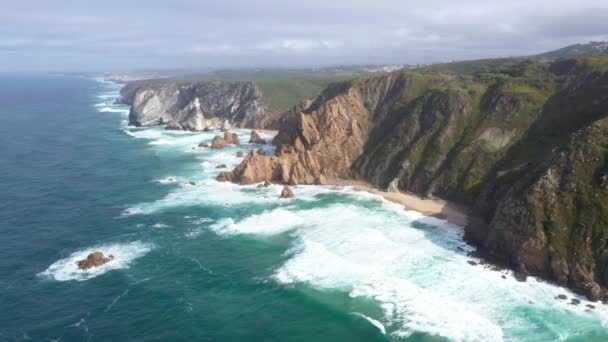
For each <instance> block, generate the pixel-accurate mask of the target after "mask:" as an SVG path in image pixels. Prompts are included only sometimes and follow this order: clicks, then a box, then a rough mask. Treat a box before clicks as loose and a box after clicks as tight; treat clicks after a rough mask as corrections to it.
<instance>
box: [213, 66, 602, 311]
mask: <svg viewBox="0 0 608 342" xmlns="http://www.w3.org/2000/svg"><path fill="white" fill-rule="evenodd" d="M606 66H608V60H606V59H600V61H599V62H598V60H597V59H591V60H590V59H586V58H579V59H573V60H567V61H559V62H553V63H540V62H530V61H519V62H509V63H506V64H505V62H496V63H495V64H490V65H483V67H484V68H483V71H484V73H483V74H482V73H481V72H480V71H477V70H475V69H474V68H473V70H471V71H468V72H467V73H464V74H463V73H462V72H452V73H450V72H451V70H449V68H450V67H454V66H453V65H452V66H446V67H445V68H447V69H446V70H443V73H437V70H436V69H429V70H421V71H419V72H406V73H399V74H392V75H387V76H382V77H376V78H369V79H364V80H355V81H348V82H342V83H337V84H333V85H331V86H330V87H328V88H327V89H326V90H325V91H324V92H323V93H321V94H320V95H319V96H318V97H317V98H315V99H314V100H312V101H308V103H306V104H303V105H302V106H301V107H300V108H297V109H294V110H293V111H290V112H288V113H285V114H284V115H283V116H282V117H281V121H280V130H279V133H278V134H277V136H276V137H275V138H274V140H273V144H274V145H276V146H277V149H276V153H275V155H273V156H265V155H261V154H258V153H255V152H251V153H249V154H248V155H247V156H246V157H245V159H244V160H243V162H242V163H241V164H240V165H239V166H237V167H236V168H235V169H234V170H233V171H232V172H224V173H221V174H220V176H219V177H218V180H222V181H232V182H236V183H241V184H253V183H260V182H265V181H269V182H275V183H281V184H288V185H297V184H328V183H331V181H328V180H332V179H338V178H345V179H354V180H363V181H366V182H369V183H371V184H372V185H373V186H375V187H378V188H381V189H386V188H391V189H392V190H393V191H405V192H410V193H413V194H417V195H419V196H423V197H429V196H436V197H440V198H446V199H449V200H452V201H454V202H457V203H461V204H463V205H467V206H469V207H470V208H471V215H470V216H471V219H470V220H469V222H467V224H466V226H465V233H466V239H467V241H468V242H470V243H472V244H473V245H475V246H477V247H478V250H479V253H480V255H483V256H485V257H486V258H487V260H490V261H492V262H494V263H496V264H501V265H504V266H506V267H509V268H511V269H514V270H515V271H516V274H517V275H518V279H520V280H525V278H526V276H527V275H534V276H538V277H540V278H543V279H546V280H549V281H552V282H555V283H558V284H560V285H562V286H566V287H569V288H571V289H572V290H574V291H576V292H578V293H581V294H585V295H587V296H588V297H589V298H590V299H591V300H606V299H607V298H608V297H607V292H606V289H607V286H608V233H607V232H606V229H605V227H606V223H608V222H607V221H608V208H606V205H605V203H608V191H607V189H608V188H607V187H605V186H604V185H603V184H604V183H605V182H604V178H605V176H604V175H605V174H607V171H606V167H605V165H608V158H607V156H606V153H605V152H604V151H605V147H604V146H608V140H607V137H608V123H607V122H608V121H607V120H608V119H607V118H606V113H608V95H607V93H606V92H605V89H606V88H607V87H608V71H607V70H608V68H607V67H606ZM488 68H490V69H491V68H495V69H496V71H497V72H498V71H499V70H500V72H503V73H504V72H505V71H504V70H505V69H506V70H507V71H506V73H507V75H504V76H500V77H498V76H490V77H489V76H487V73H486V72H487V70H488ZM480 69H481V68H480ZM509 75H510V76H509Z"/></svg>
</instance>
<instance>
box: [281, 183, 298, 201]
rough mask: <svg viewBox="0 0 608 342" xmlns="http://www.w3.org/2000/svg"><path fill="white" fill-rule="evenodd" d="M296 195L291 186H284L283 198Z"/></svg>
mask: <svg viewBox="0 0 608 342" xmlns="http://www.w3.org/2000/svg"><path fill="white" fill-rule="evenodd" d="M293 197H295V195H294V194H293V191H291V188H290V187H288V186H287V185H285V186H283V190H281V198H293Z"/></svg>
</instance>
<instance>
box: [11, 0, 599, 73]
mask: <svg viewBox="0 0 608 342" xmlns="http://www.w3.org/2000/svg"><path fill="white" fill-rule="evenodd" d="M0 23H1V24H0V71H19V70H25V71H27V70H31V71H36V70H57V71H66V70H74V71H77V70H91V71H93V70H94V71H100V70H137V69H139V70H142V69H154V68H179V69H189V68H196V69H203V68H217V67H293V66H321V65H336V64H371V63H374V64H381V63H430V62H437V61H451V60H462V59H475V58H485V57H497V56H514V55H527V54H533V53H538V52H544V51H547V50H552V49H555V48H559V47H562V46H565V45H569V44H573V43H584V42H588V41H589V40H605V39H607V38H608V1H605V0H577V1H572V0H569V1H564V0H528V1H520V0H511V1H481V0H461V1H454V0H420V1H406V0H366V1H362V0H323V1H320V0H309V1H302V0H291V1H290V0H260V1H254V0H220V1H195V0H190V1H185V0H181V1H179V0H178V1H175V0H173V1H169V0H162V1H159V0H145V1H140V0H135V1H129V0H122V1H114V0H104V1H88V0H86V1H85V0H79V1H67V0H39V1H28V0H21V1H10V0H7V1H3V3H2V9H1V10H0Z"/></svg>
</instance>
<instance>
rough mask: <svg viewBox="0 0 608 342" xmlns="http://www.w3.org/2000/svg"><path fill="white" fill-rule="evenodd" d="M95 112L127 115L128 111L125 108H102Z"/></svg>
mask: <svg viewBox="0 0 608 342" xmlns="http://www.w3.org/2000/svg"><path fill="white" fill-rule="evenodd" d="M97 111H99V112H102V113H121V114H125V115H126V114H129V110H128V109H125V108H115V107H102V108H99V109H97Z"/></svg>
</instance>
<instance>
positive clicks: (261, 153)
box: [256, 149, 266, 156]
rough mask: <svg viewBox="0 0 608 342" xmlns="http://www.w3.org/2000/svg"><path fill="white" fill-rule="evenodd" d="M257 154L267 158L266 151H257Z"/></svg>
mask: <svg viewBox="0 0 608 342" xmlns="http://www.w3.org/2000/svg"><path fill="white" fill-rule="evenodd" d="M256 153H257V154H259V155H261V156H265V155H266V152H264V150H262V149H259V150H257V151H256Z"/></svg>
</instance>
